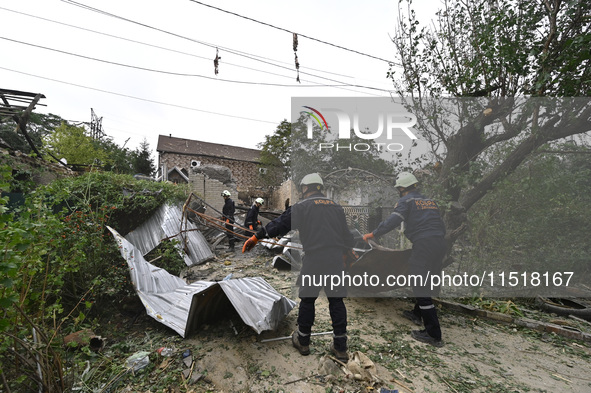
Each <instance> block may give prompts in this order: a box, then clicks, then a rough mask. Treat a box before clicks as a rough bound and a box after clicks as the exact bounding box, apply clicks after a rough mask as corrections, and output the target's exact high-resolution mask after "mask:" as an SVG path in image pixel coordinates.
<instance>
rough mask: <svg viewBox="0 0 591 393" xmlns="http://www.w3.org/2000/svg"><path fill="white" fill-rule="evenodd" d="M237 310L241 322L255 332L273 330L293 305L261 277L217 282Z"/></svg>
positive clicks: (293, 303) (291, 301) (292, 302)
mask: <svg viewBox="0 0 591 393" xmlns="http://www.w3.org/2000/svg"><path fill="white" fill-rule="evenodd" d="M218 284H219V285H220V286H221V287H222V290H223V291H224V293H225V294H226V296H228V299H230V302H231V303H232V304H233V305H235V306H238V305H239V306H240V307H236V311H238V314H239V315H240V317H241V318H242V320H243V321H244V322H245V323H246V324H247V325H249V326H251V327H252V328H253V329H254V330H255V331H256V332H257V333H261V332H262V331H264V330H274V329H275V328H276V327H277V325H278V324H279V322H281V320H282V319H283V318H284V317H285V316H286V315H287V314H288V313H289V312H290V311H291V310H292V309H293V308H294V307H295V305H296V303H295V302H294V301H293V300H291V299H289V298H286V297H285V296H283V295H281V294H279V293H277V291H275V289H274V288H273V287H272V286H271V285H269V283H267V282H266V281H265V280H263V278H261V277H245V278H241V279H235V280H224V281H220V282H218Z"/></svg>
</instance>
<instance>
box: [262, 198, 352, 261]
mask: <svg viewBox="0 0 591 393" xmlns="http://www.w3.org/2000/svg"><path fill="white" fill-rule="evenodd" d="M292 229H297V230H298V231H299V233H300V241H301V242H302V246H303V248H304V251H305V252H306V253H314V252H315V251H319V250H323V249H328V248H331V249H341V250H342V251H345V250H347V249H350V248H352V247H353V245H354V240H353V235H352V234H351V232H350V231H349V228H348V227H347V220H346V218H345V212H344V211H343V208H342V207H341V205H339V204H338V203H336V202H334V201H332V200H331V199H328V198H326V197H325V196H324V195H322V194H321V193H315V194H313V195H312V196H310V197H309V198H306V199H304V200H302V201H300V202H298V203H296V204H295V205H293V206H290V207H288V208H287V210H285V211H284V212H283V214H281V215H280V216H279V217H277V218H276V219H274V220H273V221H271V222H270V223H268V224H267V225H266V226H265V227H263V228H261V229H260V230H259V231H258V232H257V235H256V236H257V238H259V239H261V238H265V237H276V236H283V235H285V234H287V233H288V232H289V231H290V230H292Z"/></svg>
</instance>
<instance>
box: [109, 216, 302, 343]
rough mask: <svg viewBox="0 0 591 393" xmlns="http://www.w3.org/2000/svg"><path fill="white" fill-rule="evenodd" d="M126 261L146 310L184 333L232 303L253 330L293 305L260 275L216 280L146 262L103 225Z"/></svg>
mask: <svg viewBox="0 0 591 393" xmlns="http://www.w3.org/2000/svg"><path fill="white" fill-rule="evenodd" d="M108 228H109V230H110V231H111V233H112V234H113V236H114V237H115V240H116V241H117V243H118V244H119V250H120V252H121V256H123V258H124V259H125V260H126V261H127V265H128V266H129V271H130V275H131V281H132V283H133V285H134V288H135V290H136V292H137V294H138V296H139V297H140V299H141V301H142V303H143V304H144V307H145V308H146V312H147V313H148V315H150V316H151V317H152V318H154V319H156V320H157V321H158V322H160V323H162V324H164V325H166V326H168V327H170V328H171V329H173V330H174V331H176V332H177V333H178V334H180V335H181V336H182V337H185V336H186V335H187V334H189V333H190V332H191V331H192V330H194V329H195V328H196V327H197V326H199V325H200V324H202V323H204V322H206V321H208V320H210V319H212V318H213V317H216V316H219V315H220V312H221V311H223V310H222V309H223V308H225V307H228V306H231V307H234V309H236V311H237V312H238V315H240V317H241V318H242V320H243V321H244V323H245V324H247V325H248V326H250V327H252V328H253V329H254V330H255V331H256V332H257V333H261V332H262V331H264V330H274V329H275V328H277V326H278V324H279V323H280V322H281V320H282V319H283V318H284V317H285V316H286V315H287V314H288V313H289V312H290V311H291V310H292V309H293V308H294V307H295V304H296V303H295V302H294V301H293V300H291V299H289V298H287V297H285V296H283V295H281V294H279V293H278V292H277V291H275V289H274V288H273V287H272V286H271V285H269V284H268V283H267V282H266V281H265V280H264V279H263V278H261V277H245V278H240V279H232V280H224V281H220V282H210V281H196V282H194V283H192V284H186V283H185V281H184V280H183V279H181V278H180V277H177V276H173V275H172V274H170V273H168V272H167V271H166V270H164V269H161V268H159V267H157V266H154V265H152V264H151V263H149V262H147V261H146V260H145V259H144V257H143V255H142V253H141V252H140V251H139V249H138V248H136V247H135V246H134V245H133V244H132V243H131V242H130V241H128V240H127V239H126V238H124V237H123V236H121V235H120V234H119V233H117V231H116V230H114V229H113V228H110V227H108Z"/></svg>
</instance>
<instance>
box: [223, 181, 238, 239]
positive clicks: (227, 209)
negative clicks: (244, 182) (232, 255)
mask: <svg viewBox="0 0 591 393" xmlns="http://www.w3.org/2000/svg"><path fill="white" fill-rule="evenodd" d="M230 196H231V195H230V191H228V190H224V191H222V197H224V207H222V214H223V219H224V221H225V222H226V224H225V226H226V229H227V230H228V231H227V232H226V237H227V238H228V250H229V251H234V244H235V243H236V238H235V237H234V234H233V233H232V232H233V231H234V226H233V225H232V224H234V212H235V211H236V207H235V206H234V201H233V200H232V199H231V198H230Z"/></svg>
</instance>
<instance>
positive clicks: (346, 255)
mask: <svg viewBox="0 0 591 393" xmlns="http://www.w3.org/2000/svg"><path fill="white" fill-rule="evenodd" d="M358 259H359V255H358V254H357V253H356V252H355V250H353V249H352V248H351V249H349V250H347V251H344V252H343V265H344V268H345V270H348V269H349V268H351V266H352V265H353V264H354V263H355V262H357V260H358Z"/></svg>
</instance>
